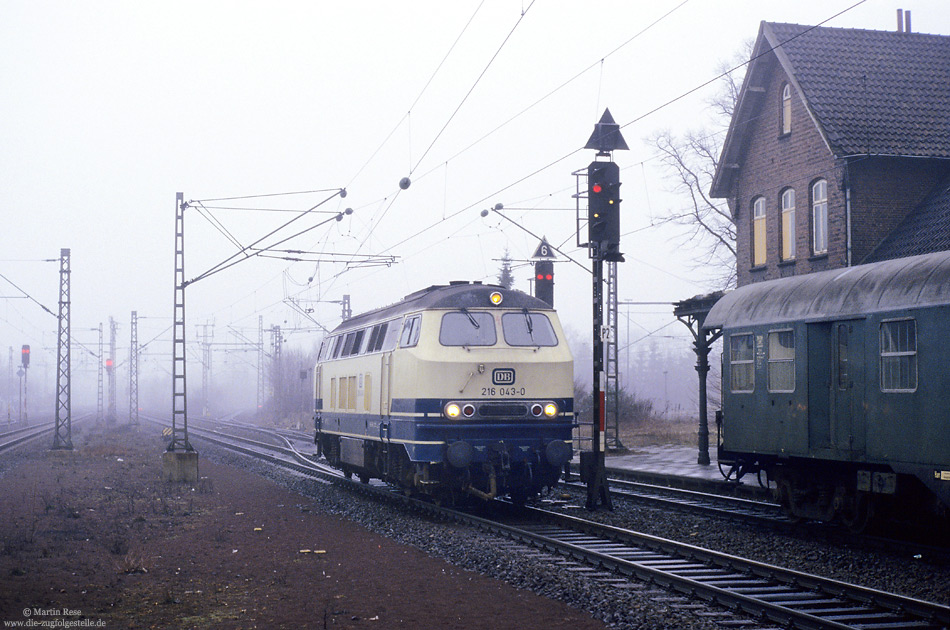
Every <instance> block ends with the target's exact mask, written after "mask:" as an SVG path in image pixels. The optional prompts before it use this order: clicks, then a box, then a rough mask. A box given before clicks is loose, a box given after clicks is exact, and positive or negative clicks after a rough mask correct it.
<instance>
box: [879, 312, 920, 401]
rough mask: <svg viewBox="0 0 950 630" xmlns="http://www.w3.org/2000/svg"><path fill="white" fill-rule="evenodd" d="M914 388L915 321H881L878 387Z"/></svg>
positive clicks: (889, 388) (915, 375)
mask: <svg viewBox="0 0 950 630" xmlns="http://www.w3.org/2000/svg"><path fill="white" fill-rule="evenodd" d="M916 390H917V321H916V320H914V319H901V320H895V321H884V322H881V391H884V392H913V391H916Z"/></svg>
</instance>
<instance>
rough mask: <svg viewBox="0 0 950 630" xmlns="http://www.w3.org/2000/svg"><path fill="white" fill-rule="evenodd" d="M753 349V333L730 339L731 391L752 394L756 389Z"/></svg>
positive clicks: (734, 336)
mask: <svg viewBox="0 0 950 630" xmlns="http://www.w3.org/2000/svg"><path fill="white" fill-rule="evenodd" d="M752 348H753V345H752V333H744V334H741V335H732V336H730V337H729V376H730V379H729V380H730V389H731V390H732V391H734V392H751V391H753V390H754V389H755V364H754V363H753V357H754V354H753V350H752Z"/></svg>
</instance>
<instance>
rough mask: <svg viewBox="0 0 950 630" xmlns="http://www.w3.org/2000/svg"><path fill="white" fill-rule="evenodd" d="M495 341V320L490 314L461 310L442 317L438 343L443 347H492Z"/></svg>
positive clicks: (496, 339) (496, 338) (496, 336)
mask: <svg viewBox="0 0 950 630" xmlns="http://www.w3.org/2000/svg"><path fill="white" fill-rule="evenodd" d="M496 341H498V335H497V333H496V332H495V318H494V317H492V314H491V313H486V312H485V311H475V312H470V311H468V310H466V309H464V308H463V309H462V310H461V311H456V312H454V313H446V314H445V315H443V316H442V328H441V329H439V343H441V344H442V345H443V346H493V345H495V342H496Z"/></svg>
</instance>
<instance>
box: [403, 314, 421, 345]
mask: <svg viewBox="0 0 950 630" xmlns="http://www.w3.org/2000/svg"><path fill="white" fill-rule="evenodd" d="M421 327H422V315H413V316H412V317H407V318H406V321H405V322H403V324H402V336H401V337H400V338H399V346H400V347H402V348H411V347H413V346H415V345H417V344H418V343H419V329H420V328H421Z"/></svg>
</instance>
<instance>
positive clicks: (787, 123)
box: [782, 83, 792, 135]
mask: <svg viewBox="0 0 950 630" xmlns="http://www.w3.org/2000/svg"><path fill="white" fill-rule="evenodd" d="M789 133H792V86H790V85H789V84H788V83H783V84H782V134H783V135H785V134H789Z"/></svg>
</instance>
